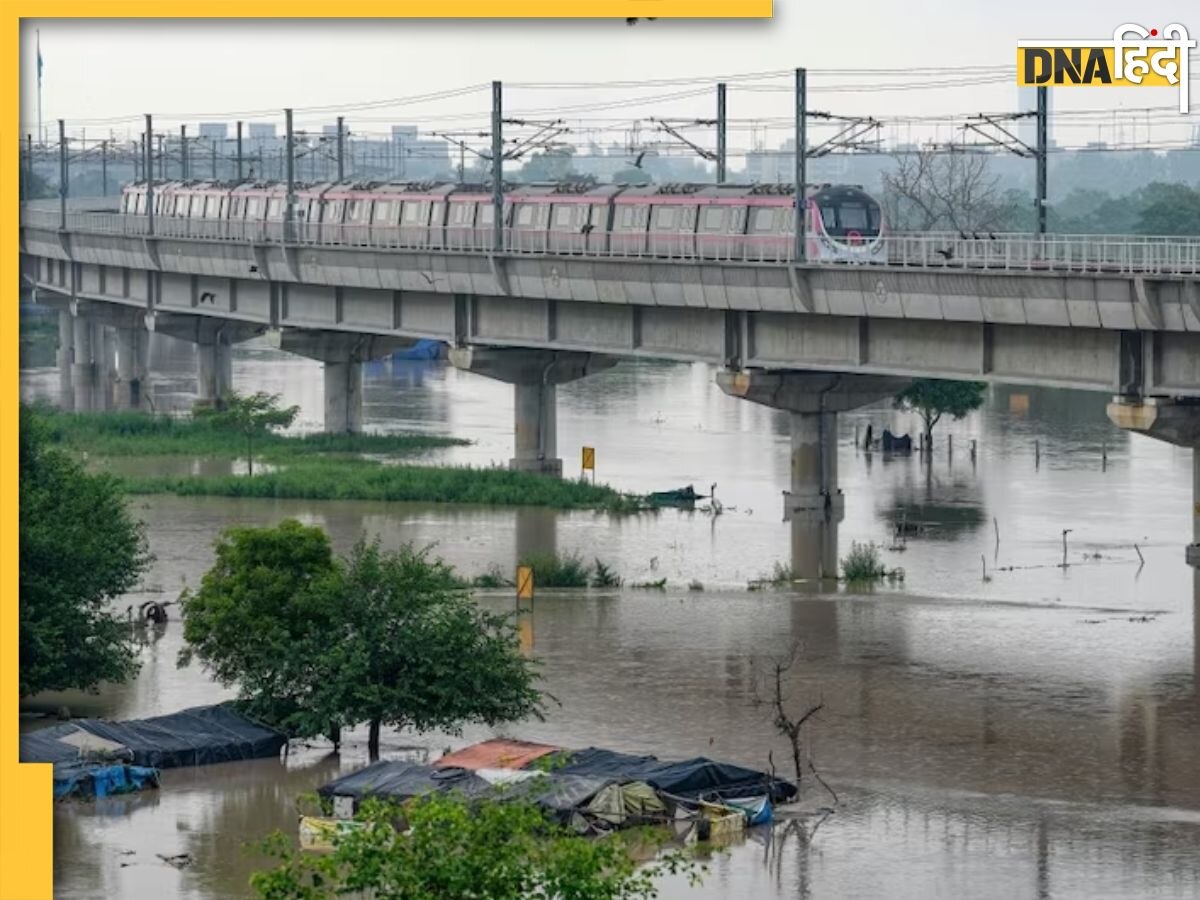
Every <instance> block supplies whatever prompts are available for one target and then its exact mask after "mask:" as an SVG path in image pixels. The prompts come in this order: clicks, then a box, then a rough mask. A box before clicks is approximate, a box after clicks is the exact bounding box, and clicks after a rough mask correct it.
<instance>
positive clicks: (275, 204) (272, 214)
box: [267, 197, 282, 219]
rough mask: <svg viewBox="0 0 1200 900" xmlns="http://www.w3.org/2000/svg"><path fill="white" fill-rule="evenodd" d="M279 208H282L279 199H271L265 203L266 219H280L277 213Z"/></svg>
mask: <svg viewBox="0 0 1200 900" xmlns="http://www.w3.org/2000/svg"><path fill="white" fill-rule="evenodd" d="M281 206H282V203H281V198H279V197H272V198H271V199H270V200H268V201H267V218H268V219H278V218H279V217H280V215H279V211H280V208H281Z"/></svg>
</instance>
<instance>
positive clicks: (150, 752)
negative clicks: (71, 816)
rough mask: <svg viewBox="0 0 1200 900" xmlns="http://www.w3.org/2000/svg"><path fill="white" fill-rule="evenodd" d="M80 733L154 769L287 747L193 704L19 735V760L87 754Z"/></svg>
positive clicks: (275, 735)
mask: <svg viewBox="0 0 1200 900" xmlns="http://www.w3.org/2000/svg"><path fill="white" fill-rule="evenodd" d="M79 732H86V733H87V734H89V735H94V736H95V737H98V738H102V739H103V740H104V741H105V742H107V743H108V745H111V746H106V747H105V748H104V751H105V755H107V756H113V757H117V758H120V759H123V760H125V761H127V762H130V763H133V764H134V765H137V766H151V767H154V768H158V769H169V768H173V767H177V766H201V765H208V764H210V763H219V762H231V761H234V760H242V759H261V758H264V757H271V756H278V755H279V751H280V750H281V749H282V747H283V745H284V744H286V743H287V737H286V736H285V735H284V734H283V733H282V732H279V731H275V730H274V729H273V728H268V727H266V726H265V725H260V724H258V723H257V722H253V721H251V720H250V719H247V718H246V717H245V716H243V715H241V714H240V713H238V712H236V711H235V710H233V709H232V708H230V707H228V706H224V705H217V706H197V707H194V708H192V709H185V710H183V711H182V712H177V713H172V714H171V715H168V716H156V717H154V718H152V719H137V720H133V721H129V722H107V721H104V720H102V719H78V720H76V721H73V722H68V723H64V724H62V725H56V726H54V727H52V728H47V729H44V730H42V731H38V732H33V733H31V734H27V735H23V736H22V737H21V751H20V753H21V761H22V762H60V763H61V762H68V761H71V760H75V759H79V758H80V757H81V756H85V755H86V752H87V751H86V748H85V749H84V750H82V751H81V748H80V745H79V744H80V742H79V738H80V735H79ZM72 741H75V743H71V742H72ZM83 743H84V744H86V741H83Z"/></svg>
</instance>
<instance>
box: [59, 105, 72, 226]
mask: <svg viewBox="0 0 1200 900" xmlns="http://www.w3.org/2000/svg"><path fill="white" fill-rule="evenodd" d="M69 177H70V173H69V171H68V168H67V123H66V122H65V121H64V120H62V119H59V120H58V227H59V228H60V229H62V230H63V231H66V230H67V187H68V185H67V179H68V178H69Z"/></svg>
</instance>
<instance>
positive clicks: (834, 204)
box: [813, 188, 880, 239]
mask: <svg viewBox="0 0 1200 900" xmlns="http://www.w3.org/2000/svg"><path fill="white" fill-rule="evenodd" d="M813 202H814V203H816V205H817V208H818V209H819V210H820V212H821V224H822V226H824V228H825V233H826V234H828V235H829V236H830V237H831V238H834V239H839V238H850V239H856V238H858V239H861V238H874V237H876V236H877V235H878V234H879V224H880V213H879V204H878V203H876V202H875V201H874V200H873V199H871V197H870V196H868V195H867V194H865V193H863V192H862V191H860V190H857V189H856V188H826V189H825V190H822V191H820V192H818V193H817V195H816V196H815V197H813Z"/></svg>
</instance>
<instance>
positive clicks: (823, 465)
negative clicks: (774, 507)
mask: <svg viewBox="0 0 1200 900" xmlns="http://www.w3.org/2000/svg"><path fill="white" fill-rule="evenodd" d="M791 426H792V447H791V473H792V479H791V489H790V490H789V491H788V494H787V496H788V498H789V507H790V508H791V509H792V510H793V511H816V510H821V511H823V510H827V509H840V508H841V507H842V506H843V502H842V492H841V491H840V490H838V482H837V452H838V442H837V413H836V412H818V413H803V412H793V413H792V414H791Z"/></svg>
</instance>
